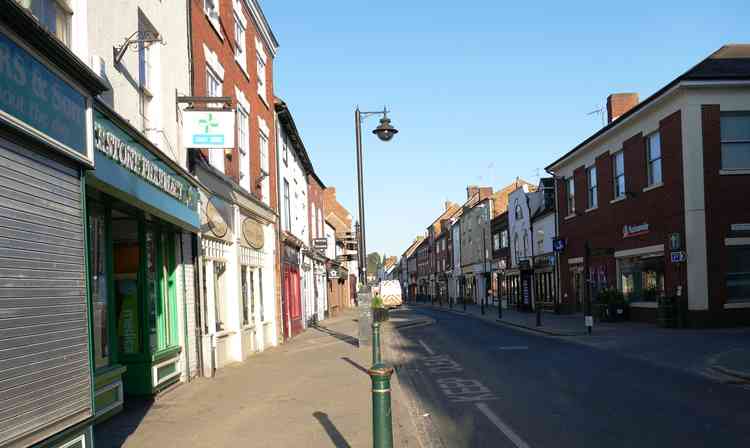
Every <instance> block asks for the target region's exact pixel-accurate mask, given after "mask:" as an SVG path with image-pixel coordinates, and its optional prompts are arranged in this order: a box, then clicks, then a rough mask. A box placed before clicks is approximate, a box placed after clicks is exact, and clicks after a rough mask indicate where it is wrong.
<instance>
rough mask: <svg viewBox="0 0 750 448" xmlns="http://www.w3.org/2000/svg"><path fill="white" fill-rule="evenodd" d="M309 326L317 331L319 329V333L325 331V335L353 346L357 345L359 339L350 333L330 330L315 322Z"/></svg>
mask: <svg viewBox="0 0 750 448" xmlns="http://www.w3.org/2000/svg"><path fill="white" fill-rule="evenodd" d="M310 328H312V329H314V330H317V331H319V332H321V333H325V334H327V335H329V336H331V337H333V338H336V339H338V340H339V341H344V342H346V343H347V344H351V345H353V346H355V347H357V346H359V340H358V339H357V338H355V337H354V336H350V335H348V334H344V333H339V332H337V331H334V330H331V329H330V328H326V327H321V326H320V325H317V324H316V325H313V326H312V327H310Z"/></svg>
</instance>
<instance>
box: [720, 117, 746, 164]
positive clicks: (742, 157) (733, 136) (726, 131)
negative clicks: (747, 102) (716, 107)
mask: <svg viewBox="0 0 750 448" xmlns="http://www.w3.org/2000/svg"><path fill="white" fill-rule="evenodd" d="M721 168H722V169H724V170H748V169H750V112H723V113H722V114H721Z"/></svg>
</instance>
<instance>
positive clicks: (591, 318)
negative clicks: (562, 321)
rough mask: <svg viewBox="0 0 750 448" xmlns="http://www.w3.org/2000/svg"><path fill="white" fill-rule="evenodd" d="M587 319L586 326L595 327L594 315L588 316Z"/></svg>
mask: <svg viewBox="0 0 750 448" xmlns="http://www.w3.org/2000/svg"><path fill="white" fill-rule="evenodd" d="M585 321H586V326H587V327H593V326H594V316H586V318H585Z"/></svg>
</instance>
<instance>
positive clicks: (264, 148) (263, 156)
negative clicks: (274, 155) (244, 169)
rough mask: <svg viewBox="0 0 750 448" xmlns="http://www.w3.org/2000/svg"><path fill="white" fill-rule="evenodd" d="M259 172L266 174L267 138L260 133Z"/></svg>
mask: <svg viewBox="0 0 750 448" xmlns="http://www.w3.org/2000/svg"><path fill="white" fill-rule="evenodd" d="M260 170H261V171H262V172H263V173H265V174H268V136H266V134H264V133H263V132H262V131H261V132H260Z"/></svg>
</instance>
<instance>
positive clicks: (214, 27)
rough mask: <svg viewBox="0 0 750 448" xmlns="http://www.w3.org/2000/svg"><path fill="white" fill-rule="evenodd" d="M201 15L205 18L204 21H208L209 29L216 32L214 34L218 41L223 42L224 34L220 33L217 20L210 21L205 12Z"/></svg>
mask: <svg viewBox="0 0 750 448" xmlns="http://www.w3.org/2000/svg"><path fill="white" fill-rule="evenodd" d="M203 14H204V15H205V16H206V20H208V23H210V24H211V28H213V29H214V31H216V34H217V35H218V36H219V39H221V40H222V42H223V41H224V34H223V33H222V32H221V23H220V22H219V19H212V18H211V16H209V15H208V13H207V12H206V11H203Z"/></svg>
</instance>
